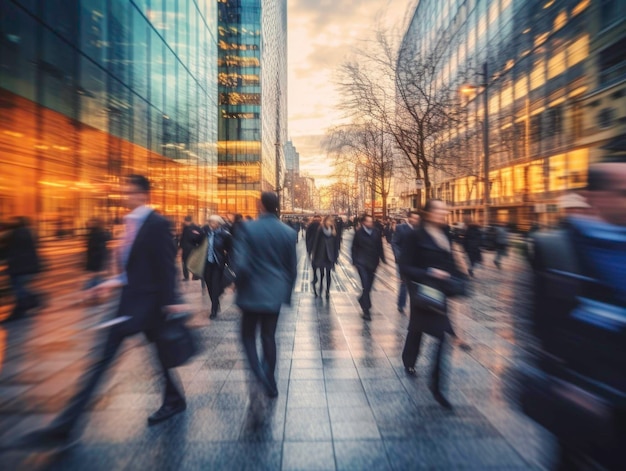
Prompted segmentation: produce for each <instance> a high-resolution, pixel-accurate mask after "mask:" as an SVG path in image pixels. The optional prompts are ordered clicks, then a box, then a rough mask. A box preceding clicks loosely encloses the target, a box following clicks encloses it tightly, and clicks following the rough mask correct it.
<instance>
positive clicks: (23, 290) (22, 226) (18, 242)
mask: <svg viewBox="0 0 626 471" xmlns="http://www.w3.org/2000/svg"><path fill="white" fill-rule="evenodd" d="M12 226H13V230H12V231H11V232H10V234H9V236H8V238H7V245H6V257H7V265H8V273H9V277H10V279H11V286H12V288H13V291H14V293H15V301H16V303H15V308H14V309H13V312H12V313H11V315H10V316H9V317H8V318H7V319H5V321H9V320H14V319H18V318H20V317H22V316H23V315H25V314H26V313H27V311H28V310H29V309H33V308H36V307H38V306H39V305H40V304H41V299H40V295H39V294H38V293H36V292H34V291H32V290H31V288H30V284H31V282H32V280H33V278H34V276H35V275H36V274H37V273H39V272H40V271H41V261H40V259H39V254H38V253H37V244H36V242H35V236H34V235H33V232H32V231H31V230H30V221H29V220H28V218H26V217H17V218H15V220H14V221H13V224H12Z"/></svg>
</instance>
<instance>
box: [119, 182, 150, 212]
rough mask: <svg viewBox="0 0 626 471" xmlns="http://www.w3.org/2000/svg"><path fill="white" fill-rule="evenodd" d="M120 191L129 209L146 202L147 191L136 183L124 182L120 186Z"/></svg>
mask: <svg viewBox="0 0 626 471" xmlns="http://www.w3.org/2000/svg"><path fill="white" fill-rule="evenodd" d="M122 192H123V193H124V196H125V198H126V207H127V208H128V209H130V210H131V211H132V210H133V209H135V208H138V207H139V206H142V205H144V204H146V203H147V202H148V193H146V192H145V191H143V190H141V188H139V187H138V186H136V185H131V184H129V183H126V184H125V185H124V186H123V187H122Z"/></svg>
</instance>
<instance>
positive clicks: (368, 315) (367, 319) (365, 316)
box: [361, 311, 372, 321]
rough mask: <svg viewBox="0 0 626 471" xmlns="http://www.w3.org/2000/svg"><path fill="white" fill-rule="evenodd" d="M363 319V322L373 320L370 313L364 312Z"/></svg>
mask: <svg viewBox="0 0 626 471" xmlns="http://www.w3.org/2000/svg"><path fill="white" fill-rule="evenodd" d="M361 317H362V318H363V320H366V321H371V320H372V316H371V315H370V312H369V311H363V315H362V316H361Z"/></svg>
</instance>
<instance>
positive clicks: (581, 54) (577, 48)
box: [567, 34, 589, 67]
mask: <svg viewBox="0 0 626 471" xmlns="http://www.w3.org/2000/svg"><path fill="white" fill-rule="evenodd" d="M567 56H568V57H567V62H568V65H569V67H572V66H574V65H576V64H578V63H579V62H582V61H584V60H585V59H586V58H587V57H588V56H589V35H587V34H585V35H584V36H581V37H580V38H578V39H577V40H576V41H574V42H573V43H571V44H570V45H569V46H568V48H567Z"/></svg>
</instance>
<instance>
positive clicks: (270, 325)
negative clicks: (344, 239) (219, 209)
mask: <svg viewBox="0 0 626 471" xmlns="http://www.w3.org/2000/svg"><path fill="white" fill-rule="evenodd" d="M277 212H278V197H277V195H276V193H273V192H264V193H263V194H262V195H261V201H260V203H259V218H258V219H257V220H256V221H252V222H249V223H246V224H245V225H243V226H242V227H241V228H240V230H239V231H237V238H236V240H235V242H234V244H233V253H234V257H233V260H234V268H235V272H236V273H237V280H236V282H235V284H236V287H237V291H236V293H237V294H236V301H235V302H236V304H237V306H239V308H240V309H241V310H242V312H243V313H242V319H241V339H242V342H243V346H244V349H245V351H246V356H247V358H248V361H249V362H250V368H251V369H252V371H253V372H254V374H255V376H256V377H257V379H258V380H259V381H260V382H261V383H262V384H263V385H264V387H265V389H266V391H267V394H268V396H270V397H276V396H277V395H278V388H277V386H276V380H275V376H274V372H275V369H276V339H275V333H276V326H277V323H278V315H279V312H280V308H281V305H282V304H291V293H292V291H293V287H294V284H295V282H296V275H297V257H296V234H295V232H294V231H293V230H292V229H291V228H289V227H287V225H285V224H283V223H281V222H280V220H279V219H278V215H277ZM257 326H260V330H261V345H262V348H263V360H262V362H261V361H259V356H258V353H257V347H256V330H257Z"/></svg>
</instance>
